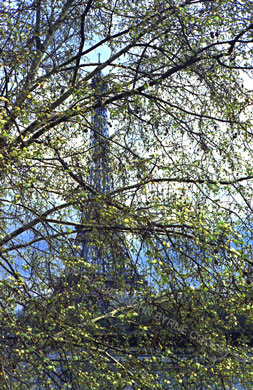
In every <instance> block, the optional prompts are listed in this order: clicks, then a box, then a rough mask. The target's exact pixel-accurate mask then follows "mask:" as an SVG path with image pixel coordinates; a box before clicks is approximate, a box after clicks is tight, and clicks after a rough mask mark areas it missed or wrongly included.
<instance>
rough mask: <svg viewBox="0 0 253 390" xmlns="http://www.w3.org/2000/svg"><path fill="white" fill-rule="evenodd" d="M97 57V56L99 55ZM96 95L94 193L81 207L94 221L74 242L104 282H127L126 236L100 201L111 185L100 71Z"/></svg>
mask: <svg viewBox="0 0 253 390" xmlns="http://www.w3.org/2000/svg"><path fill="white" fill-rule="evenodd" d="M99 61H100V56H99ZM91 86H92V88H93V91H94V96H95V101H96V104H95V107H96V108H95V110H94V113H93V115H92V119H91V132H90V145H91V159H90V163H89V177H88V183H89V185H90V186H92V187H93V188H94V190H95V192H96V193H97V195H96V194H90V201H89V202H88V205H87V208H86V209H85V210H84V211H83V214H82V222H83V223H85V224H87V223H88V224H90V225H94V228H93V229H92V231H90V232H82V231H81V230H80V231H79V232H78V233H77V238H76V241H77V244H78V246H79V248H80V256H81V257H82V258H84V259H85V261H86V262H89V263H90V264H93V265H95V266H96V268H97V272H98V273H99V274H101V275H102V277H103V280H104V282H105V284H107V285H109V286H110V285H113V284H114V283H115V280H116V278H117V280H119V279H120V278H121V279H125V281H126V282H127V283H128V282H129V281H130V279H131V280H133V279H134V277H137V274H135V275H134V272H133V270H131V271H129V264H130V263H131V261H130V253H129V251H128V249H127V247H126V243H125V237H124V236H123V235H120V234H118V233H116V232H113V231H111V230H110V229H108V226H111V225H112V224H114V223H115V224H117V221H116V219H117V218H116V216H111V217H110V209H109V206H108V204H107V203H105V202H103V199H102V198H103V195H105V196H106V194H107V193H108V192H110V191H111V190H112V189H113V179H112V174H111V171H112V170H111V166H110V150H109V143H108V137H109V131H108V118H107V109H106V107H105V106H104V99H105V96H106V83H105V80H104V78H103V75H102V72H101V71H99V72H98V73H97V75H96V76H95V77H94V79H93V80H92V82H91Z"/></svg>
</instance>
